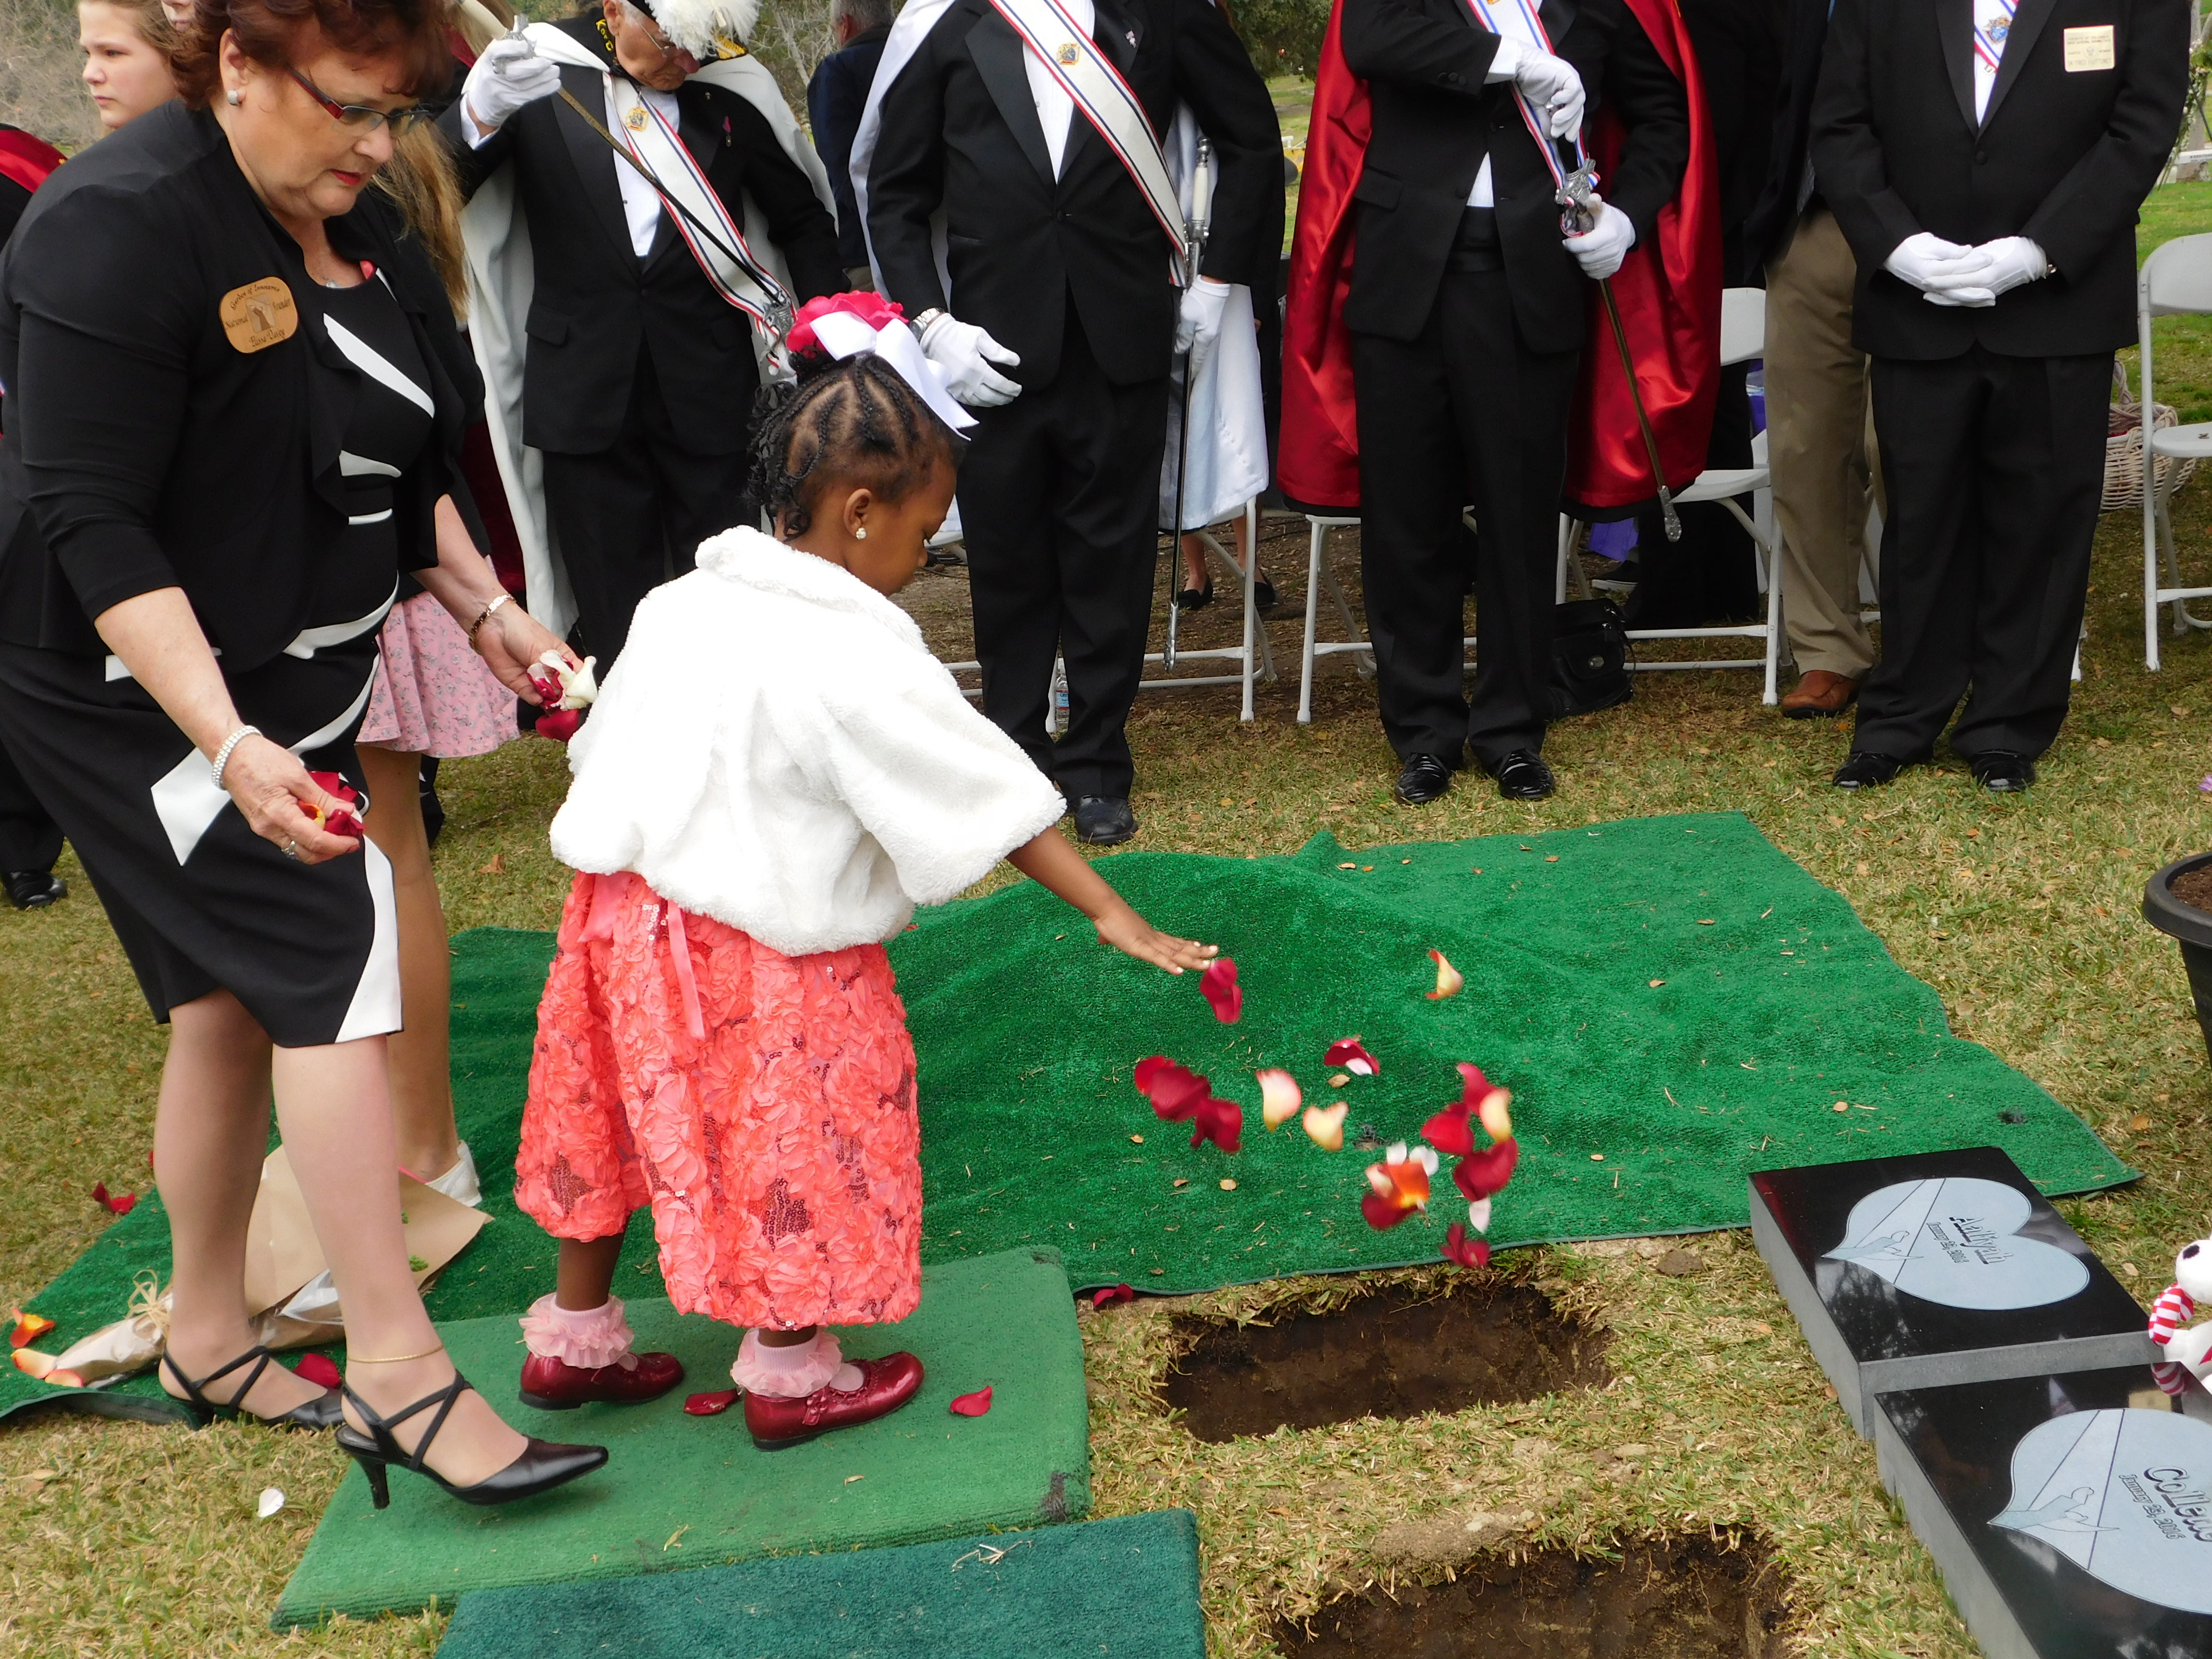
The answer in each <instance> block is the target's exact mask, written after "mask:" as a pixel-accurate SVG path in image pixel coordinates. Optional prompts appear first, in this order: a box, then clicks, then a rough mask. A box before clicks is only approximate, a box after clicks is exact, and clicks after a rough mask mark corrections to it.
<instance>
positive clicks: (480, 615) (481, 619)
mask: <svg viewBox="0 0 2212 1659" xmlns="http://www.w3.org/2000/svg"><path fill="white" fill-rule="evenodd" d="M513 597H514V595H513V594H512V593H502V594H501V595H500V596H499V597H498V598H497V599H494V600H493V601H492V602H491V603H490V604H489V605H486V606H485V607H484V608H483V610H482V611H478V612H477V619H476V620H475V621H474V622H472V623H470V624H469V649H470V650H471V651H473V650H475V649H476V647H477V629H479V628H482V627H483V625H484V624H485V623H488V622H489V621H490V620H491V613H492V612H493V611H496V610H498V609H499V608H500V606H501V605H505V604H506V603H507V601H508V600H509V599H513Z"/></svg>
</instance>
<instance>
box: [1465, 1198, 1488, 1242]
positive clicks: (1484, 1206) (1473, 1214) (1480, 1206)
mask: <svg viewBox="0 0 2212 1659" xmlns="http://www.w3.org/2000/svg"><path fill="white" fill-rule="evenodd" d="M1467 1225H1468V1226H1470V1227H1472V1228H1474V1230H1475V1231H1477V1232H1479V1233H1486V1232H1488V1231H1490V1200H1488V1199H1486V1198H1478V1199H1476V1200H1474V1203H1472V1204H1470V1205H1468V1206H1467Z"/></svg>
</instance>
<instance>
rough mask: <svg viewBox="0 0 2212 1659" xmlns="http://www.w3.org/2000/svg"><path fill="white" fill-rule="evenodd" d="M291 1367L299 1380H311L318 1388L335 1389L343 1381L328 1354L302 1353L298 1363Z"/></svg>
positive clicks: (307, 1381) (308, 1381)
mask: <svg viewBox="0 0 2212 1659" xmlns="http://www.w3.org/2000/svg"><path fill="white" fill-rule="evenodd" d="M292 1369H293V1370H294V1371H295V1372H296V1373H297V1374H298V1375H299V1377H300V1379H301V1381H302V1382H305V1383H313V1384H314V1385H315V1386H316V1387H317V1388H319V1389H335V1388H337V1386H338V1385H339V1384H341V1383H343V1382H344V1381H345V1378H344V1377H343V1376H341V1375H340V1374H339V1371H338V1368H337V1366H336V1365H335V1364H332V1363H331V1358H330V1356H329V1355H328V1354H320V1353H303V1354H301V1356H300V1363H299V1364H297V1365H295V1366H294V1367H293V1368H292Z"/></svg>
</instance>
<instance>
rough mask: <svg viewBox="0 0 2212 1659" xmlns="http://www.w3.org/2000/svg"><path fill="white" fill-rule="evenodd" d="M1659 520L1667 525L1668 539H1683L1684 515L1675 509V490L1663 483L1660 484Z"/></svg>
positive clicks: (1673, 540) (1663, 524)
mask: <svg viewBox="0 0 2212 1659" xmlns="http://www.w3.org/2000/svg"><path fill="white" fill-rule="evenodd" d="M1659 522H1660V523H1661V524H1662V526H1665V528H1666V532H1667V539H1668V541H1670V542H1679V541H1680V540H1681V539H1682V515H1681V514H1680V513H1677V512H1675V511H1674V491H1673V490H1671V489H1668V488H1667V486H1666V485H1665V484H1663V483H1662V484H1661V485H1660V486H1659Z"/></svg>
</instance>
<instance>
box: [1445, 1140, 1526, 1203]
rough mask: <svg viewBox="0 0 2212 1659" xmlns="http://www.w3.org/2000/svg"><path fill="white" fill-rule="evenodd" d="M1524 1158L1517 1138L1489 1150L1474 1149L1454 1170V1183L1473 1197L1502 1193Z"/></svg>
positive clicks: (1504, 1141) (1486, 1196) (1499, 1143)
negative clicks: (1477, 1150)
mask: <svg viewBox="0 0 2212 1659" xmlns="http://www.w3.org/2000/svg"><path fill="white" fill-rule="evenodd" d="M1520 1158H1521V1143H1520V1142H1519V1141H1517V1140H1501V1141H1499V1142H1498V1144H1497V1145H1496V1146H1492V1147H1490V1148H1488V1149H1486V1151H1483V1152H1470V1153H1468V1155H1467V1156H1466V1157H1465V1158H1462V1159H1460V1161H1459V1164H1458V1166H1457V1167H1456V1168H1455V1169H1454V1170H1452V1185H1453V1186H1455V1187H1456V1188H1459V1189H1460V1191H1461V1192H1462V1193H1464V1194H1467V1196H1468V1198H1470V1199H1477V1198H1488V1197H1489V1196H1490V1195H1491V1194H1493V1193H1502V1192H1504V1190H1505V1183H1506V1182H1509V1181H1510V1180H1512V1179H1513V1166H1514V1165H1515V1164H1517V1163H1518V1162H1520Z"/></svg>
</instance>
